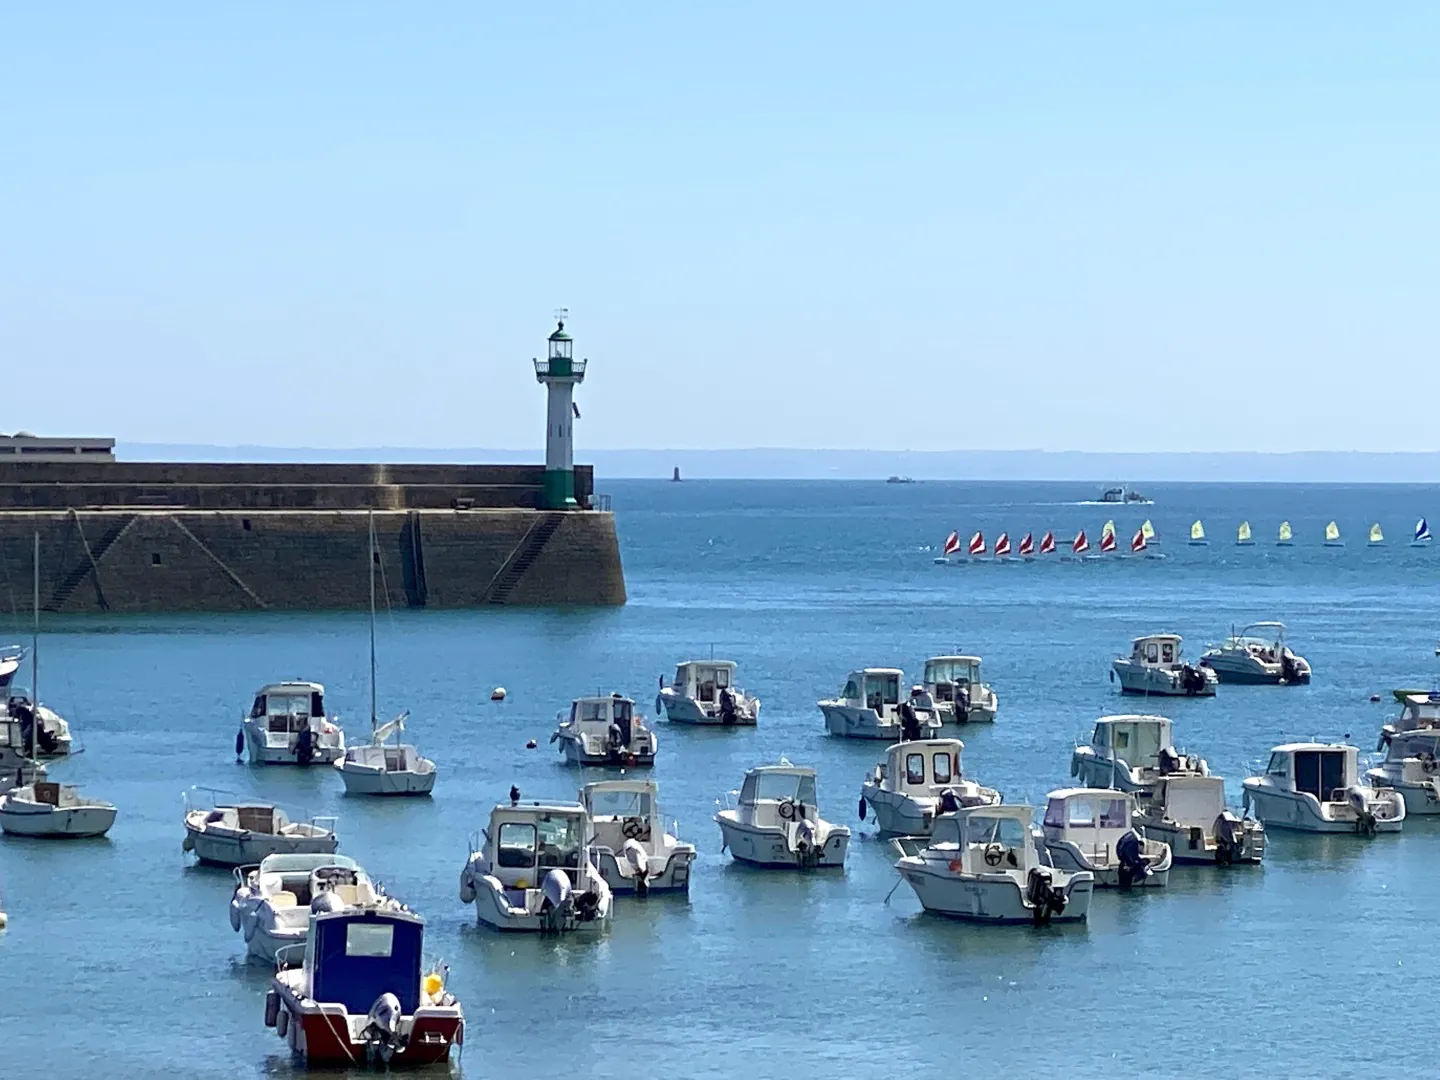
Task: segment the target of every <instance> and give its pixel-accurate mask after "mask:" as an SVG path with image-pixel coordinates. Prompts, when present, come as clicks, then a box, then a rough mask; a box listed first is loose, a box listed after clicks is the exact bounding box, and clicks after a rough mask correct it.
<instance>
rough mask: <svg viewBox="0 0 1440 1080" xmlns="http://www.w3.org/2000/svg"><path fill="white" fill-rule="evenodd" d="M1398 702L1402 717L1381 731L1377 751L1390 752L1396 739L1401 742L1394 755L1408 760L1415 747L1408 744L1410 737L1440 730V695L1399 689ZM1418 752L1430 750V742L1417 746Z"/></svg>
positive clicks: (1396, 695) (1396, 694) (1383, 727)
mask: <svg viewBox="0 0 1440 1080" xmlns="http://www.w3.org/2000/svg"><path fill="white" fill-rule="evenodd" d="M1394 694H1395V700H1396V701H1398V702H1399V703H1400V715H1399V716H1397V717H1396V718H1395V719H1394V720H1392V721H1391V722H1390V723H1388V724H1385V725H1383V726H1382V727H1381V728H1380V741H1379V743H1378V744H1377V745H1376V747H1375V750H1376V752H1377V753H1378V752H1379V751H1381V750H1386V751H1390V750H1391V748H1392V747H1394V743H1395V740H1396V739H1397V738H1398V739H1401V740H1402V743H1401V745H1400V746H1399V747H1396V748H1394V753H1395V754H1396V755H1397V756H1399V757H1406V756H1408V755H1409V754H1410V753H1411V748H1410V747H1408V746H1406V745H1405V744H1404V738H1405V736H1407V735H1412V734H1413V735H1421V736H1423V735H1428V734H1430V733H1431V732H1433V731H1434V730H1435V729H1436V728H1440V692H1434V691H1426V690H1396V691H1394ZM1415 749H1416V750H1425V749H1428V743H1421V744H1417V746H1416V747H1415Z"/></svg>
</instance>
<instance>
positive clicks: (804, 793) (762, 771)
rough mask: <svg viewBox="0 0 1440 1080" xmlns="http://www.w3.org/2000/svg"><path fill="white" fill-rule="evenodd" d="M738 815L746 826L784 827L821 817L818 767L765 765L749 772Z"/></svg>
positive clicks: (742, 789)
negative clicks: (817, 792) (818, 800)
mask: <svg viewBox="0 0 1440 1080" xmlns="http://www.w3.org/2000/svg"><path fill="white" fill-rule="evenodd" d="M737 816H738V818H739V821H740V823H741V824H742V825H757V826H762V827H769V828H776V827H784V825H785V824H786V823H787V822H790V821H799V820H801V819H802V818H818V817H819V816H820V810H819V806H818V805H817V800H816V794H815V770H814V769H812V768H810V767H809V766H806V765H761V766H760V767H758V768H755V769H751V770H750V771H749V772H747V773H746V774H745V782H744V783H743V784H741V785H740V798H739V805H738V809H737Z"/></svg>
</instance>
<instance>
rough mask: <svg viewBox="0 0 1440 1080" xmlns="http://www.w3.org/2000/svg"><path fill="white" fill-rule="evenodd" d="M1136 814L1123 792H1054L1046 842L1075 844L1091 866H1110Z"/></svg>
mask: <svg viewBox="0 0 1440 1080" xmlns="http://www.w3.org/2000/svg"><path fill="white" fill-rule="evenodd" d="M1134 812H1135V800H1134V798H1133V797H1132V796H1130V795H1127V794H1125V792H1123V791H1112V790H1108V789H1105V788H1062V789H1061V790H1059V791H1052V792H1051V793H1050V797H1049V800H1048V801H1047V802H1046V804H1045V821H1044V831H1045V839H1046V840H1047V841H1059V842H1064V843H1071V844H1074V845H1075V846H1076V847H1077V848H1079V850H1080V853H1081V854H1083V855H1084V856H1085V857H1086V858H1088V859H1090V860H1091V861H1092V862H1096V863H1100V864H1104V865H1109V864H1110V863H1111V862H1113V861H1114V860H1115V845H1116V844H1118V843H1119V842H1120V838H1121V837H1122V836H1124V835H1125V834H1126V833H1127V832H1129V831H1130V821H1131V816H1132V815H1133V814H1134ZM1212 820H1213V819H1212Z"/></svg>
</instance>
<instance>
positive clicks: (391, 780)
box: [335, 511, 435, 795]
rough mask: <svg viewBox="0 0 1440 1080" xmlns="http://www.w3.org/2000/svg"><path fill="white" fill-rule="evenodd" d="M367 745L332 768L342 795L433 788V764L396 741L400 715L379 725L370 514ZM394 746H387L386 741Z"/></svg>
mask: <svg viewBox="0 0 1440 1080" xmlns="http://www.w3.org/2000/svg"><path fill="white" fill-rule="evenodd" d="M368 555H369V557H368V558H367V559H366V560H365V561H366V563H368V564H369V567H370V744H369V745H368V746H364V745H362V746H350V747H346V749H345V752H344V753H343V754H342V755H341V756H340V757H339V758H337V759H336V761H335V768H337V769H339V770H340V779H341V780H343V781H344V783H345V794H346V795H429V794H430V792H431V791H433V790H434V788H435V762H433V761H431V760H430V759H429V758H425V757H421V756H420V753H419V751H417V750H416V749H415V747H414V746H412V745H411V744H409V743H402V742H401V741H400V733H401V732H403V731H404V730H405V721H406V719H407V718H408V717H409V716H410V713H409V712H408V711H406V712H402V713H401V714H400V715H399V716H397V717H396V718H395V719H394V720H391V721H390V722H389V723H388V724H383V725H382V724H381V723H380V718H379V709H378V707H377V705H376V697H375V693H376V685H377V684H376V679H375V564H376V563H378V562H379V561H380V552H379V550H378V548H377V546H376V544H375V514H374V512H373V511H372V512H371V514H370V546H369V551H368ZM392 735H393V736H394V737H395V742H394V743H393V744H392V743H390V741H389V740H390V737H391V736H392Z"/></svg>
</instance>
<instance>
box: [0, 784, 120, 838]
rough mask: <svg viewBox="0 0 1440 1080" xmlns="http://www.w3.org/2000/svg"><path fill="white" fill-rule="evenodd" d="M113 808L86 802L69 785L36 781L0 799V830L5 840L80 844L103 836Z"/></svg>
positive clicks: (112, 815) (96, 801) (107, 804)
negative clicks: (21, 838) (30, 838)
mask: <svg viewBox="0 0 1440 1080" xmlns="http://www.w3.org/2000/svg"><path fill="white" fill-rule="evenodd" d="M114 824H115V805H114V804H113V803H108V802H100V801H99V800H97V799H86V798H82V797H81V796H80V793H79V791H78V790H77V789H76V788H75V787H74V786H73V785H71V784H56V783H51V782H50V781H48V780H37V781H35V782H34V783H31V784H26V785H25V786H23V787H17V788H12V789H11V790H10V791H8V792H7V793H6V794H4V795H0V829H3V830H4V831H5V833H6V835H7V836H34V837H44V838H46V839H56V840H66V839H73V840H81V839H89V838H92V837H97V836H104V835H105V834H106V833H107V832H109V831H110V826H112V825H114Z"/></svg>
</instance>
